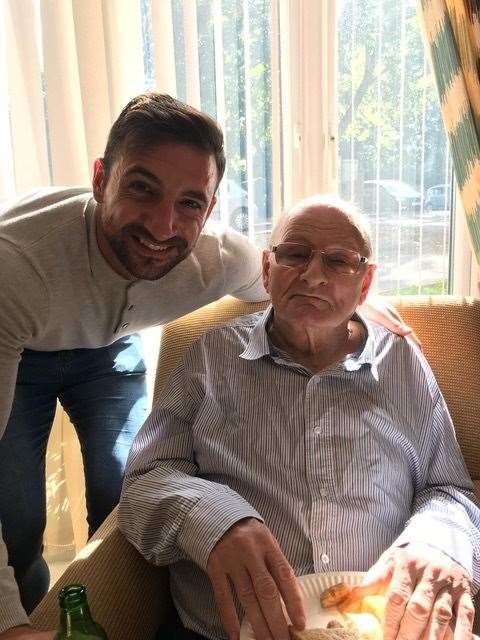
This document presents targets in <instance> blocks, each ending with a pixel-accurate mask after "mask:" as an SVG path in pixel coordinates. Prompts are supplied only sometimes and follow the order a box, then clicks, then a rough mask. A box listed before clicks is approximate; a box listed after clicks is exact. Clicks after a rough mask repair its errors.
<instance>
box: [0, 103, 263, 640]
mask: <svg viewBox="0 0 480 640" xmlns="http://www.w3.org/2000/svg"><path fill="white" fill-rule="evenodd" d="M224 168H225V156H224V150H223V136H222V132H221V130H220V129H219V127H218V125H217V124H216V123H215V122H214V121H213V120H212V119H211V118H210V117H209V116H207V115H205V114H203V113H201V112H199V111H197V110H196V109H193V108H192V107H190V106H188V105H186V104H183V103H181V102H178V101H177V100H174V99H173V98H171V97H169V96H165V95H159V94H155V93H151V94H145V95H140V96H138V97H137V98H135V99H133V100H132V101H131V102H130V103H129V104H128V105H127V106H126V107H125V108H124V110H123V111H122V113H121V114H120V116H119V117H118V119H117V121H116V122H115V123H114V125H113V126H112V129H111V131H110V135H109V138H108V142H107V146H106V149H105V154H104V157H103V158H102V159H101V160H97V161H96V163H95V167H94V176H93V193H92V192H91V191H90V190H88V189H44V190H41V191H38V192H35V193H32V194H30V195H28V196H26V197H24V198H22V199H20V200H18V201H16V202H13V203H11V204H10V205H8V206H7V208H5V209H4V210H3V212H1V213H0V264H1V272H2V286H1V287H0V389H1V393H0V434H1V435H2V436H3V437H2V438H1V440H0V523H1V527H2V529H3V538H4V540H5V543H6V548H5V546H4V545H3V543H2V542H1V538H0V638H2V640H3V638H14V637H15V638H22V639H25V640H27V639H28V638H30V637H34V636H35V637H36V636H37V634H35V633H34V632H33V631H31V630H30V629H29V628H28V627H26V626H23V625H26V624H27V623H28V618H27V616H26V615H25V611H24V609H23V608H22V606H21V604H20V599H19V591H18V588H17V585H16V583H15V580H14V577H15V579H16V582H17V583H18V587H19V588H20V595H21V599H22V603H23V606H24V608H25V609H26V610H27V611H28V612H29V611H31V610H32V609H33V607H34V606H35V604H36V603H37V602H38V601H39V600H40V598H41V597H42V596H43V594H44V593H45V592H46V590H47V588H48V579H49V576H48V568H47V566H46V564H45V562H44V560H43V558H42V535H43V531H44V526H45V450H46V446H47V440H48V436H49V433H50V429H51V424H52V420H53V415H54V411H55V405H56V401H57V398H58V399H59V400H60V401H61V403H62V405H63V406H64V408H65V409H66V411H67V412H68V414H69V416H70V418H71V420H72V422H73V424H74V425H75V428H76V430H77V433H78V436H79V438H80V442H81V446H82V452H83V458H84V467H85V478H86V487H87V509H88V522H89V528H90V532H91V533H92V532H93V531H94V530H95V529H96V528H97V527H98V526H99V525H100V523H101V522H102V521H103V520H104V518H105V517H106V516H107V515H108V513H109V512H110V511H111V510H112V509H113V507H114V506H115V505H116V503H117V502H118V498H119V494H120V488H121V482H122V478H123V471H124V466H125V462H126V458H127V454H128V451H129V449H130V445H131V443H132V441H133V438H134V436H135V434H136V432H137V430H138V428H139V427H140V425H141V424H142V423H143V421H144V419H145V417H146V411H147V398H146V393H145V380H144V378H145V366H144V362H143V359H142V355H141V350H140V346H139V338H138V336H136V335H131V334H132V333H133V332H135V331H137V330H139V329H142V328H144V327H150V326H152V325H157V324H161V323H164V322H167V321H169V320H172V319H173V318H176V317H178V316H181V315H183V314H185V313H187V312H189V311H191V310H193V309H195V308H197V307H200V306H202V305H204V304H206V303H208V302H211V301H212V300H215V299H217V298H220V297H221V296H223V295H225V294H228V293H230V294H232V295H234V296H237V297H239V298H241V299H244V300H262V299H265V298H266V293H265V290H264V288H263V285H262V281H261V274H260V269H259V252H258V250H256V249H255V248H254V247H253V246H251V245H250V244H249V243H248V241H247V240H246V239H245V238H244V237H242V236H241V235H240V234H238V233H235V232H234V231H231V230H227V231H225V232H222V233H217V232H215V231H214V230H213V229H210V230H209V229H205V230H204V225H205V222H206V221H207V218H208V217H209V215H210V213H211V211H212V208H213V206H214V204H215V192H216V189H217V186H218V184H219V182H220V180H221V178H222V175H223V172H224ZM7 550H8V562H9V564H10V565H11V567H13V570H12V568H11V567H8V566H7ZM7 629H8V630H9V631H6V630H7ZM2 632H5V635H2Z"/></svg>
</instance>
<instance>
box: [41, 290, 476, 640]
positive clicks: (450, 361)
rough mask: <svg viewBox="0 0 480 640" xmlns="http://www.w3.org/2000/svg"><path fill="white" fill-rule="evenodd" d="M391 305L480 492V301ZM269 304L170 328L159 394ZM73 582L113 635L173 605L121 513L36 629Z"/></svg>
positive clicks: (443, 299)
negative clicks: (205, 340)
mask: <svg viewBox="0 0 480 640" xmlns="http://www.w3.org/2000/svg"><path fill="white" fill-rule="evenodd" d="M391 302H392V303H393V304H394V305H395V307H396V308H397V309H398V310H399V311H400V313H401V315H402V316H403V317H404V319H405V321H406V322H407V323H408V324H410V325H411V326H412V327H413V328H414V330H415V331H416V333H417V334H418V336H419V337H420V339H421V341H422V345H423V349H424V352H425V355H426V357H427V359H428V361H429V362H430V365H431V367H432V369H433V371H434V373H435V375H436V377H437V380H438V382H439V385H440V388H441V389H442V392H443V394H444V396H445V399H446V402H447V405H448V407H449V409H450V412H451V414H452V417H453V421H454V424H455V426H456V431H457V438H458V441H459V443H460V446H461V448H462V452H463V455H464V457H465V460H466V463H467V466H468V469H469V471H470V475H471V477H472V479H473V481H474V483H475V490H476V494H477V497H480V438H479V436H478V430H479V420H480V375H479V373H478V371H479V366H480V338H479V336H480V301H477V300H473V299H471V298H460V297H453V296H433V297H417V296H411V297H402V298H393V299H391ZM264 307H265V304H264V303H245V302H240V301H238V300H234V299H232V298H224V299H222V300H220V301H218V302H215V303H212V304H210V305H208V306H206V307H203V308H202V309H199V310H197V311H195V312H193V313H190V314H189V315H187V316H184V317H183V318H180V319H178V320H176V321H174V322H171V323H169V324H168V325H166V326H165V327H164V330H163V334H162V341H161V347H160V354H159V363H158V369H157V375H156V383H155V392H154V397H155V398H156V397H158V394H159V392H160V390H161V388H162V386H163V385H164V383H165V380H166V379H167V377H168V376H169V374H170V372H171V371H172V370H173V369H174V367H175V366H176V365H177V363H178V362H179V361H180V359H181V357H182V354H183V352H184V350H185V348H186V347H187V346H188V345H190V344H191V343H192V342H193V341H194V340H195V339H196V338H197V337H198V336H199V335H201V334H202V333H203V332H204V331H206V330H207V329H209V328H211V327H213V326H215V325H218V324H221V323H224V322H226V321H228V320H230V319H231V318H234V317H236V316H239V315H244V314H247V313H252V312H254V311H258V310H261V309H263V308H264ZM71 582H81V583H83V584H86V585H87V589H88V594H89V601H90V603H91V608H92V611H93V614H94V617H95V618H96V619H97V620H98V622H100V623H101V624H102V625H103V626H104V627H105V629H106V631H107V634H108V637H109V639H110V640H149V639H150V638H151V637H152V636H153V635H154V632H155V630H156V629H157V627H158V626H159V624H160V623H161V622H162V621H164V620H165V618H166V616H167V615H168V612H169V610H170V608H171V606H172V605H171V601H170V596H169V591H168V572H167V570H166V569H165V568H156V567H153V566H151V565H149V564H148V563H147V562H146V561H145V560H144V559H143V558H142V557H141V556H140V555H139V554H138V553H137V551H136V550H135V549H134V548H133V547H132V546H131V545H130V544H129V543H128V542H127V541H126V540H125V538H124V537H123V535H122V534H121V533H120V531H119V530H118V528H117V526H116V510H115V511H113V513H112V514H111V515H110V516H109V517H108V518H107V520H106V521H105V522H104V524H103V525H102V527H101V528H100V529H99V530H98V531H97V533H96V534H95V535H94V536H93V538H92V539H91V540H90V541H89V543H88V544H87V545H86V547H85V548H84V549H83V550H82V552H80V553H79V554H78V556H77V557H76V558H75V560H74V561H73V562H72V564H71V565H70V566H69V567H68V568H67V569H66V571H65V573H64V574H63V575H62V576H61V577H60V579H59V580H58V582H57V583H56V584H55V585H53V587H52V589H51V590H50V591H49V593H48V594H47V595H46V596H45V598H44V599H43V600H42V602H41V603H40V604H39V605H38V607H37V608H36V609H35V611H34V612H33V614H32V616H31V619H32V623H33V624H34V625H35V627H37V628H38V629H53V628H55V627H56V625H57V620H58V605H57V597H58V592H59V590H60V588H61V587H62V586H64V585H65V584H68V583H71ZM477 610H478V606H477ZM477 621H478V615H477Z"/></svg>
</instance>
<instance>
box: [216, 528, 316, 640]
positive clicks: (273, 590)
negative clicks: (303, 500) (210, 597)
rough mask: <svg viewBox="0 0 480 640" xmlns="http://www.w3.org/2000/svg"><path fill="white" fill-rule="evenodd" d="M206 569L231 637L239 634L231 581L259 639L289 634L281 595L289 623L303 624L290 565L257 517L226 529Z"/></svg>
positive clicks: (285, 639)
mask: <svg viewBox="0 0 480 640" xmlns="http://www.w3.org/2000/svg"><path fill="white" fill-rule="evenodd" d="M207 573H208V575H209V577H210V580H211V581H212V585H213V590H214V593H215V600H216V602H217V605H218V608H219V611H220V617H221V619H222V624H223V626H224V629H225V631H226V632H227V634H228V637H229V638H230V639H231V640H233V639H235V640H236V639H237V638H238V634H239V629H240V625H239V621H238V618H237V613H236V610H235V605H234V601H233V597H232V589H231V585H232V586H233V589H234V590H235V591H236V593H237V596H238V598H239V600H240V602H241V603H242V606H243V608H244V609H245V614H246V616H247V618H248V620H249V622H250V624H251V625H252V629H253V632H254V634H255V637H256V638H257V639H258V640H260V639H261V640H270V639H274V640H288V639H289V632H288V628H287V622H286V620H285V616H284V613H283V610H282V603H281V600H280V596H281V597H282V598H283V601H284V603H285V607H286V610H287V612H288V615H289V616H290V619H291V621H292V624H293V625H294V626H295V627H297V628H298V629H303V628H304V626H305V613H304V610H303V602H302V597H301V595H300V591H299V588H298V585H297V579H296V577H295V574H294V573H293V569H292V567H291V566H290V565H289V563H288V562H287V560H286V558H285V556H284V555H283V553H282V552H281V551H280V548H279V546H278V543H277V541H276V540H275V538H274V537H273V536H272V534H271V533H270V531H269V529H268V528H267V527H266V526H265V525H264V524H262V523H261V522H259V521H258V520H255V519H254V518H246V519H244V520H241V521H239V522H237V523H236V524H235V525H234V526H233V527H231V528H230V529H229V530H228V531H227V532H226V533H225V535H224V536H223V537H222V538H221V540H219V542H217V544H216V545H215V547H214V548H213V550H212V552H211V553H210V557H209V559H208V563H207Z"/></svg>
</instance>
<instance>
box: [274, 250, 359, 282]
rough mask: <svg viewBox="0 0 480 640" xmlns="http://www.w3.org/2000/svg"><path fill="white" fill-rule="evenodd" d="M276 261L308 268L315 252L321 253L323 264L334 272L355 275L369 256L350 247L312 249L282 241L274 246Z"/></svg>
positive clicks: (287, 265) (283, 264) (285, 264)
mask: <svg viewBox="0 0 480 640" xmlns="http://www.w3.org/2000/svg"><path fill="white" fill-rule="evenodd" d="M272 252H273V254H274V255H275V261H276V262H277V264H280V265H282V267H297V268H302V269H306V268H307V267H308V265H309V264H310V261H311V259H312V258H313V255H314V254H315V253H318V254H320V256H321V258H322V262H323V265H324V267H325V268H326V269H328V270H329V271H331V272H332V273H338V274H342V275H349V276H353V275H355V274H356V273H358V270H359V269H360V265H361V264H366V263H367V262H368V258H366V257H365V256H362V255H360V254H359V253H357V252H356V251H350V249H312V248H311V247H309V246H308V245H306V244H297V243H296V242H282V243H281V244H277V245H276V246H275V247H272Z"/></svg>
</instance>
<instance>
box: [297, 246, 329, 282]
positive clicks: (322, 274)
mask: <svg viewBox="0 0 480 640" xmlns="http://www.w3.org/2000/svg"><path fill="white" fill-rule="evenodd" d="M302 278H303V279H304V280H308V281H309V282H312V283H315V284H321V283H326V282H328V273H327V270H326V268H325V261H324V259H323V254H321V253H314V254H313V255H312V257H311V258H310V262H309V263H308V265H307V268H306V269H305V270H304V271H303V273H302Z"/></svg>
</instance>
